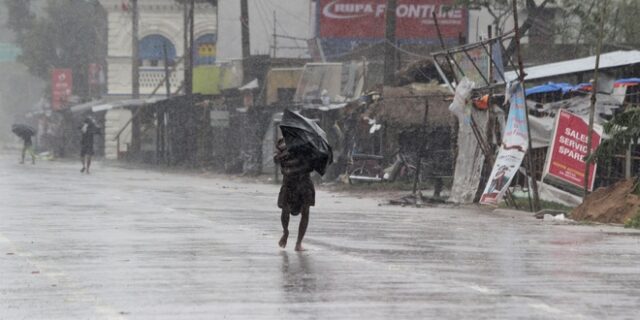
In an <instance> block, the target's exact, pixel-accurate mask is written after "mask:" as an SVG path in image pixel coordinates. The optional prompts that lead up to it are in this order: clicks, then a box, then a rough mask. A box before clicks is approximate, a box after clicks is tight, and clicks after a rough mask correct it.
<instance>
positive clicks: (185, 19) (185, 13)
mask: <svg viewBox="0 0 640 320" xmlns="http://www.w3.org/2000/svg"><path fill="white" fill-rule="evenodd" d="M182 31H183V38H182V40H183V41H182V44H183V50H184V59H183V61H184V81H183V83H184V90H185V93H187V87H188V85H187V79H189V64H190V63H191V62H189V61H190V60H191V55H190V54H189V5H188V3H187V1H184V2H183V3H182Z"/></svg>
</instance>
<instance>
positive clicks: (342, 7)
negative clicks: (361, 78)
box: [318, 0, 467, 41]
mask: <svg viewBox="0 0 640 320" xmlns="http://www.w3.org/2000/svg"><path fill="white" fill-rule="evenodd" d="M455 2H456V1H455V0H398V3H397V10H396V16H397V22H396V38H397V39H398V40H413V41H424V40H429V39H437V36H438V33H437V31H436V28H435V24H434V20H433V13H435V14H436V16H437V17H438V23H439V25H440V29H441V32H442V35H443V37H445V38H454V37H455V38H457V37H458V35H459V34H463V35H466V34H467V10H465V9H463V8H461V7H459V6H458V7H456V6H455ZM386 6H387V1H386V0H319V6H318V11H319V12H318V14H319V23H320V25H319V35H320V38H324V39H345V40H346V39H351V40H353V39H356V40H357V39H363V40H364V39H381V38H383V37H384V31H385V11H386Z"/></svg>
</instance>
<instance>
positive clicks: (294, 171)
mask: <svg viewBox="0 0 640 320" xmlns="http://www.w3.org/2000/svg"><path fill="white" fill-rule="evenodd" d="M274 161H275V162H276V163H277V164H279V165H280V170H281V172H282V177H283V178H282V187H281V188H280V194H279V195H278V207H279V208H280V209H282V214H281V216H280V221H281V222H282V238H280V242H279V243H278V244H279V245H280V247H281V248H285V247H286V246H287V240H288V238H289V218H290V216H297V215H298V214H301V217H300V226H299V227H298V239H297V241H296V247H295V250H296V251H303V250H304V249H303V248H302V239H303V238H304V234H305V233H306V231H307V226H308V225H309V208H310V207H312V206H314V205H315V201H316V200H315V199H316V191H315V188H314V186H313V182H312V181H311V172H312V171H313V169H312V168H311V166H310V164H309V163H308V162H307V161H304V160H303V159H301V158H300V157H296V156H294V155H292V154H291V153H289V152H288V150H287V147H286V144H285V141H284V139H280V140H279V141H278V143H277V146H276V155H275V156H274Z"/></svg>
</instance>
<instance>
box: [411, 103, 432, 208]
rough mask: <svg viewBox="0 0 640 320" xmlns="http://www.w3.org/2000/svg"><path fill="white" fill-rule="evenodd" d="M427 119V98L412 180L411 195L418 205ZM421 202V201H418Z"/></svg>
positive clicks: (425, 144)
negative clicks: (414, 173) (414, 174)
mask: <svg viewBox="0 0 640 320" xmlns="http://www.w3.org/2000/svg"><path fill="white" fill-rule="evenodd" d="M428 117H429V98H425V99H424V118H423V119H422V128H421V129H420V140H421V143H420V149H419V150H418V160H417V161H416V176H415V177H414V178H413V195H414V196H415V197H416V204H417V203H418V196H419V195H418V193H417V192H418V183H419V182H420V172H421V171H422V152H424V148H426V146H427V137H426V136H427V120H428ZM420 201H422V199H420Z"/></svg>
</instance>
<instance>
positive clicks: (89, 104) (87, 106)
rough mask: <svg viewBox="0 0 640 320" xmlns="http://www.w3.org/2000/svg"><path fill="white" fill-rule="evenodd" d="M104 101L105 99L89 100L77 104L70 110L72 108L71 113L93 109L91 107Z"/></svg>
mask: <svg viewBox="0 0 640 320" xmlns="http://www.w3.org/2000/svg"><path fill="white" fill-rule="evenodd" d="M102 103H104V101H103V100H94V101H89V102H86V103H82V104H78V105H75V106H73V107H71V108H69V110H71V113H80V112H85V111H89V110H91V108H93V107H94V106H97V105H99V104H102Z"/></svg>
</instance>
